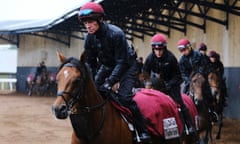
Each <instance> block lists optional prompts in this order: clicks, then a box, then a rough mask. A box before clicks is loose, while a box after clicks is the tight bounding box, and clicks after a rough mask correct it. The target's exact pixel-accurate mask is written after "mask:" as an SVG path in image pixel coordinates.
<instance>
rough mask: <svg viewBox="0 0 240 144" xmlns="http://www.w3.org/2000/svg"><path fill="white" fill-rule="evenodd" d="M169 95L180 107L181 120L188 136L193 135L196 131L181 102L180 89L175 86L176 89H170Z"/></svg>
mask: <svg viewBox="0 0 240 144" xmlns="http://www.w3.org/2000/svg"><path fill="white" fill-rule="evenodd" d="M169 94H170V96H171V97H172V98H173V99H174V100H175V101H176V102H177V103H178V104H179V105H180V106H181V114H182V116H183V120H184V122H185V124H186V125H187V128H188V132H189V134H193V133H195V132H196V129H195V127H194V123H193V121H192V118H191V115H190V113H189V111H188V109H187V107H186V106H185V104H184V102H183V100H182V96H181V93H180V87H179V86H176V87H174V88H172V90H171V91H169Z"/></svg>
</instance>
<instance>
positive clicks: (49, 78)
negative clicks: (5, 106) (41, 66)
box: [26, 72, 56, 96]
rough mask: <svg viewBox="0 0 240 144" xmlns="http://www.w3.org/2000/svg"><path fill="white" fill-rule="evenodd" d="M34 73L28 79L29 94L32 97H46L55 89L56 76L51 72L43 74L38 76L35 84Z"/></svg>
mask: <svg viewBox="0 0 240 144" xmlns="http://www.w3.org/2000/svg"><path fill="white" fill-rule="evenodd" d="M34 75H35V74H34V73H31V74H29V75H28V76H27V78H26V86H27V94H28V95H29V96H32V94H34V93H35V94H38V95H41V96H44V95H45V94H46V93H47V92H50V91H48V90H49V89H50V88H53V87H54V84H55V82H56V81H55V77H56V76H55V75H54V73H50V72H43V73H41V74H40V75H38V76H37V78H36V81H35V82H33V79H34Z"/></svg>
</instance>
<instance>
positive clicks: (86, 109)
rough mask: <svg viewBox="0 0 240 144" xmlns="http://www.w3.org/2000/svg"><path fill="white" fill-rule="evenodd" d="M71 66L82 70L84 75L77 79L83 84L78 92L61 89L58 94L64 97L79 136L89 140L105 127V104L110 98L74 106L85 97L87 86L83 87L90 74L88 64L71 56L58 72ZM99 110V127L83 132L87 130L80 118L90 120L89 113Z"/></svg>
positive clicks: (79, 83) (78, 88)
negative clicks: (93, 103)
mask: <svg viewBox="0 0 240 144" xmlns="http://www.w3.org/2000/svg"><path fill="white" fill-rule="evenodd" d="M70 66H71V67H76V68H77V69H78V70H79V71H80V72H81V74H82V76H81V77H79V78H78V79H77V83H78V85H81V86H80V87H77V88H76V92H68V91H59V92H58V93H57V96H61V97H62V99H63V100H64V102H65V104H66V109H67V111H68V112H70V119H71V122H72V126H73V128H74V130H75V133H76V135H77V136H78V138H84V139H85V140H86V141H89V140H90V139H92V137H94V136H96V135H98V134H99V133H100V130H101V129H102V127H103V124H104V120H105V115H106V114H105V104H106V103H107V101H108V98H107V99H105V100H103V101H102V102H101V103H99V104H97V105H94V106H80V105H78V106H76V107H74V105H75V104H77V103H78V102H79V101H80V100H81V99H82V98H84V97H83V95H84V94H85V87H83V86H84V85H86V83H87V78H90V74H89V71H88V69H87V66H86V65H85V64H84V63H82V64H81V63H80V61H78V60H77V59H75V58H69V59H67V60H66V61H65V62H63V63H62V64H61V66H60V67H59V69H58V72H59V71H60V69H61V68H62V67H70ZM66 95H69V96H70V97H71V99H70V100H67V99H66V97H65V96H66ZM97 110H101V119H100V121H99V122H100V123H99V125H98V127H97V128H96V129H95V130H94V131H93V132H92V133H91V134H88V133H87V132H86V133H82V131H87V130H85V129H84V128H82V126H80V125H79V123H81V122H82V121H79V120H84V121H83V122H86V121H89V120H88V119H89V116H88V115H89V114H90V113H91V112H94V111H97ZM83 125H84V123H83ZM86 125H87V124H86ZM86 128H87V126H86ZM79 129H80V130H79Z"/></svg>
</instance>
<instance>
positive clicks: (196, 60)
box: [179, 50, 210, 83]
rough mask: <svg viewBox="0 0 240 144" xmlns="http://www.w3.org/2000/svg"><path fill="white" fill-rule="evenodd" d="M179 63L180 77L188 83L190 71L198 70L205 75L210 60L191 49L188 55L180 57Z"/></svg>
mask: <svg viewBox="0 0 240 144" xmlns="http://www.w3.org/2000/svg"><path fill="white" fill-rule="evenodd" d="M179 65H180V71H181V75H182V78H183V80H184V81H185V82H187V83H188V82H189V81H190V75H191V73H192V72H200V73H202V74H204V75H205V76H206V75H207V74H208V72H209V66H210V61H209V59H208V58H206V57H204V55H202V54H201V53H200V52H198V51H195V50H192V51H191V52H190V54H189V55H188V56H185V55H182V56H181V57H180V60H179Z"/></svg>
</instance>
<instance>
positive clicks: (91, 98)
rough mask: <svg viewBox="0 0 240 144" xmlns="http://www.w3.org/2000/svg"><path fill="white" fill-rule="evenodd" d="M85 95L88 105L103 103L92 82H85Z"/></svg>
mask: <svg viewBox="0 0 240 144" xmlns="http://www.w3.org/2000/svg"><path fill="white" fill-rule="evenodd" d="M85 95H86V99H87V101H88V103H89V104H91V105H92V104H93V105H96V104H99V103H101V102H102V101H103V98H102V97H101V96H100V94H99V92H98V90H97V88H96V86H95V84H94V82H93V81H92V80H89V82H87V85H86V89H85Z"/></svg>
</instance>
